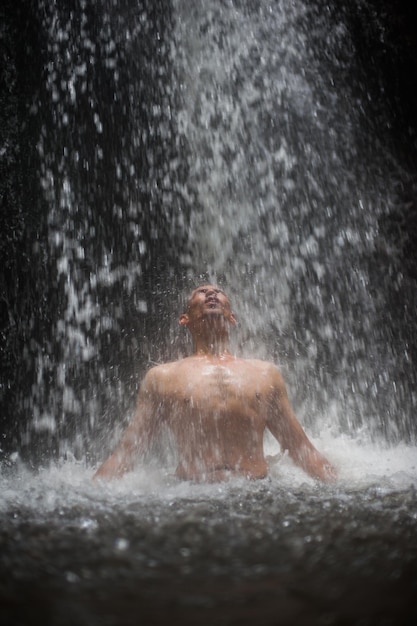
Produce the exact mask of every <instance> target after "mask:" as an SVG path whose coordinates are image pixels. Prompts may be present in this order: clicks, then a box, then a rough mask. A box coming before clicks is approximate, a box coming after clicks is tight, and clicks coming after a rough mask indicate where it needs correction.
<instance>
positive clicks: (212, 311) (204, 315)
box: [179, 285, 236, 333]
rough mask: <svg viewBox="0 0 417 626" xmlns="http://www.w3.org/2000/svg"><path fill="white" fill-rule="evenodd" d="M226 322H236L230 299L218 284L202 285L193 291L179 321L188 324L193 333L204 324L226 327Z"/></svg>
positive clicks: (220, 327) (183, 324)
mask: <svg viewBox="0 0 417 626" xmlns="http://www.w3.org/2000/svg"><path fill="white" fill-rule="evenodd" d="M225 322H228V323H230V324H235V323H236V319H235V316H234V315H233V313H232V309H231V306H230V301H229V298H228V297H227V295H226V294H225V293H224V291H223V290H222V289H221V288H220V287H217V286H216V285H200V286H199V287H197V288H196V289H194V291H192V292H191V295H190V297H189V298H188V301H187V308H186V310H185V312H184V313H183V314H182V315H181V316H180V319H179V323H180V324H181V325H182V326H187V327H188V328H189V330H190V331H191V333H193V332H194V331H195V330H197V329H198V328H200V327H201V326H202V325H203V326H207V324H208V325H209V326H213V327H215V326H218V327H219V331H220V330H221V329H225V328H226V325H225Z"/></svg>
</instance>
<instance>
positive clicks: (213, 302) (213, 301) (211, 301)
mask: <svg viewBox="0 0 417 626" xmlns="http://www.w3.org/2000/svg"><path fill="white" fill-rule="evenodd" d="M206 305H207V306H209V307H210V308H215V307H217V306H219V305H220V302H219V300H217V298H207V300H206Z"/></svg>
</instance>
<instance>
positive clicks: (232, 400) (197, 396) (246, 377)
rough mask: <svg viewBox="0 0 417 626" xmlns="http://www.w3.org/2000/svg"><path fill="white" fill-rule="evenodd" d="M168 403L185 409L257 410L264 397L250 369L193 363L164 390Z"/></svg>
mask: <svg viewBox="0 0 417 626" xmlns="http://www.w3.org/2000/svg"><path fill="white" fill-rule="evenodd" d="M165 393H166V398H167V400H168V402H169V403H170V404H171V405H176V406H179V407H181V408H182V410H185V409H186V408H187V407H188V408H189V410H198V411H202V410H203V411H204V412H213V411H221V410H226V411H237V412H240V413H245V412H246V411H247V410H251V411H252V410H254V409H256V410H257V411H259V410H260V408H261V405H262V398H263V396H264V393H263V390H262V387H261V385H260V383H259V381H258V380H257V379H256V376H254V375H253V372H251V371H250V370H247V369H243V368H240V369H239V368H234V367H232V366H229V365H218V364H204V365H199V364H197V365H193V366H192V367H187V368H184V370H183V371H181V372H179V374H178V376H176V379H175V380H174V381H171V382H170V384H169V385H168V386H167V388H166V389H165Z"/></svg>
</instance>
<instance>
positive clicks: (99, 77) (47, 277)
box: [1, 0, 416, 459]
mask: <svg viewBox="0 0 417 626" xmlns="http://www.w3.org/2000/svg"><path fill="white" fill-rule="evenodd" d="M347 5H349V6H347ZM347 5H346V6H345V4H344V3H337V4H336V6H334V7H332V8H329V7H328V6H327V5H326V3H325V2H323V1H320V0H317V1H315V2H308V3H307V2H304V1H303V0H294V2H291V3H287V2H285V1H284V0H279V1H277V2H275V3H271V2H267V1H266V0H265V1H263V0H259V1H256V2H250V1H247V2H244V1H232V0H222V1H219V2H215V3H210V5H208V4H207V3H205V2H202V1H196V2H193V3H192V4H191V5H190V3H188V2H185V1H181V0H174V1H173V2H172V3H164V2H162V1H160V2H152V1H150V0H149V1H143V2H138V3H132V2H128V1H127V0H126V1H124V2H118V3H114V2H110V1H106V0H102V1H98V2H95V3H90V2H86V1H85V0H73V1H72V2H65V3H59V4H54V3H52V4H51V3H49V2H45V1H44V0H38V2H36V3H34V4H33V6H31V7H23V4H20V3H17V4H16V6H15V7H14V8H13V9H12V8H11V7H9V14H8V22H7V23H8V30H7V31H5V33H6V38H5V39H4V40H3V41H5V42H6V48H7V45H8V44H7V42H8V40H7V37H9V39H10V41H9V44H10V45H9V47H8V48H7V50H9V49H11V50H12V51H13V50H14V53H13V54H12V56H11V57H10V58H9V68H8V69H9V74H8V79H7V80H8V81H9V82H8V89H9V92H8V96H7V97H6V99H5V102H6V105H7V107H9V108H8V109H7V107H6V109H7V110H6V109H5V110H6V113H7V115H6V117H7V119H8V120H9V121H10V129H11V130H10V132H9V136H8V144H7V145H8V146H9V148H10V146H11V148H10V149H9V152H8V159H9V160H8V161H7V162H8V163H9V164H10V163H11V166H10V171H9V170H8V172H9V173H8V178H7V181H8V183H7V184H9V183H10V181H12V182H11V183H10V184H9V186H10V189H9V190H8V194H9V195H8V197H9V199H10V198H11V199H10V201H9V205H8V207H9V212H8V213H6V214H5V215H6V218H5V219H6V227H7V229H8V230H7V231H6V234H7V236H8V237H9V239H10V241H11V245H10V247H9V248H8V249H5V250H6V251H5V252H4V253H3V257H4V258H5V259H6V266H5V267H6V270H5V275H4V278H3V287H4V292H5V297H4V300H3V305H4V308H5V312H4V316H3V317H4V320H5V321H4V324H3V327H4V332H3V338H4V342H3V346H4V348H3V352H2V354H4V355H5V359H4V365H3V368H4V375H3V381H4V382H3V384H2V389H1V393H2V402H4V406H5V411H4V417H3V424H4V427H3V430H4V442H3V445H4V447H5V449H6V450H8V451H15V450H16V449H19V450H20V451H26V452H27V454H28V455H29V456H33V454H34V453H35V450H37V451H38V452H39V454H40V456H42V455H44V457H45V458H46V459H48V458H49V457H50V455H51V454H57V455H59V456H62V455H65V454H66V453H67V452H70V453H71V454H77V455H78V456H81V457H83V456H86V455H87V456H89V457H91V458H95V453H96V452H97V450H99V451H100V450H101V448H102V445H103V442H104V441H108V437H109V432H113V431H114V428H115V426H116V425H119V428H121V427H122V426H123V425H124V424H125V423H126V421H127V419H128V417H129V412H130V410H131V408H132V406H133V403H134V398H135V395H136V390H137V386H138V383H139V381H140V379H141V377H142V376H143V374H144V372H145V371H146V369H147V368H148V367H149V365H151V364H152V363H155V362H160V361H161V360H164V359H166V358H177V357H178V356H179V355H181V354H183V352H184V345H183V344H184V341H185V340H184V338H183V337H182V336H179V338H178V328H177V326H176V317H177V315H178V313H179V312H180V302H181V298H182V295H183V293H184V292H185V290H186V289H187V288H188V287H189V286H190V285H192V284H195V283H196V282H198V281H199V279H200V277H203V278H204V279H210V280H213V281H219V282H222V284H224V285H225V287H226V289H227V291H228V292H229V293H230V295H231V298H232V301H233V304H234V306H235V309H236V313H237V316H238V320H239V326H238V329H237V332H236V336H235V337H234V348H235V349H236V350H237V351H239V353H242V354H244V355H248V356H249V355H253V356H259V357H262V358H268V359H271V360H274V361H275V362H277V363H278V364H279V366H280V367H281V369H282V370H283V372H284V375H285V378H286V380H287V382H288V386H289V390H290V395H291V399H292V402H293V405H294V407H295V410H296V413H297V414H298V415H299V417H300V419H301V420H302V422H303V424H305V425H306V426H307V427H308V428H309V429H310V432H319V431H320V429H321V428H330V429H331V430H332V431H333V432H334V433H335V434H337V433H340V432H342V433H347V434H349V435H352V436H364V437H365V438H369V437H380V436H383V437H384V438H385V439H386V440H387V441H390V442H394V441H398V440H406V441H409V440H410V439H413V438H414V437H415V420H414V411H415V405H416V394H415V383H416V377H415V367H414V364H415V360H416V354H415V348H414V346H413V337H414V334H415V331H414V324H413V311H414V303H415V297H416V296H415V293H416V290H415V277H413V276H412V275H411V273H410V272H407V269H404V263H403V259H402V257H401V246H400V245H398V241H397V240H396V239H395V237H394V236H393V233H395V232H396V230H395V228H396V226H395V218H396V215H397V213H396V211H397V209H398V206H400V205H401V206H403V205H404V206H405V205H406V203H405V201H404V200H403V199H402V198H401V197H400V195H399V192H398V189H399V188H400V187H402V188H404V186H406V185H410V184H411V183H410V180H411V181H412V175H411V174H410V173H409V171H408V170H407V167H406V165H405V163H404V161H401V160H400V159H399V158H398V155H397V153H396V149H395V146H394V145H393V143H392V141H390V135H389V126H390V121H389V118H388V117H387V116H386V113H385V109H384V105H383V104H382V105H381V104H379V102H378V101H377V99H376V97H375V91H371V90H370V87H369V85H368V84H367V81H366V74H365V72H364V70H363V67H362V65H361V60H360V58H359V53H358V41H357V38H355V32H354V29H353V27H352V24H354V19H353V17H354V18H355V19H356V18H357V16H358V15H359V16H360V15H361V11H362V14H364V11H365V5H364V4H363V3H362V2H360V0H358V1H357V2H355V3H351V4H349V3H347ZM352 16H353V17H352ZM375 19H377V18H375ZM375 23H376V26H375V28H378V23H377V21H376V22H375ZM22 24H23V25H24V27H22ZM381 29H382V26H381ZM12 44H13V45H12ZM14 109H16V110H14ZM16 116H17V117H16ZM384 116H385V117H384ZM10 172H11V173H10ZM401 203H402V204H401ZM392 224H393V226H392ZM390 225H391V226H390ZM9 239H6V240H9ZM400 243H401V242H400ZM6 308H7V311H6ZM361 434H362V435H361Z"/></svg>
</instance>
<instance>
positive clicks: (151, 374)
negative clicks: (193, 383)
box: [145, 359, 186, 383]
mask: <svg viewBox="0 0 417 626" xmlns="http://www.w3.org/2000/svg"><path fill="white" fill-rule="evenodd" d="M185 361H186V359H179V360H178V361H168V362H167V363H161V364H159V365H154V366H153V367H151V368H150V369H149V370H148V372H147V374H146V376H145V381H146V382H147V383H152V382H157V381H159V380H163V379H166V378H170V377H172V376H175V375H176V373H177V372H178V371H180V369H181V368H182V367H183V364H184V362H185Z"/></svg>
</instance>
